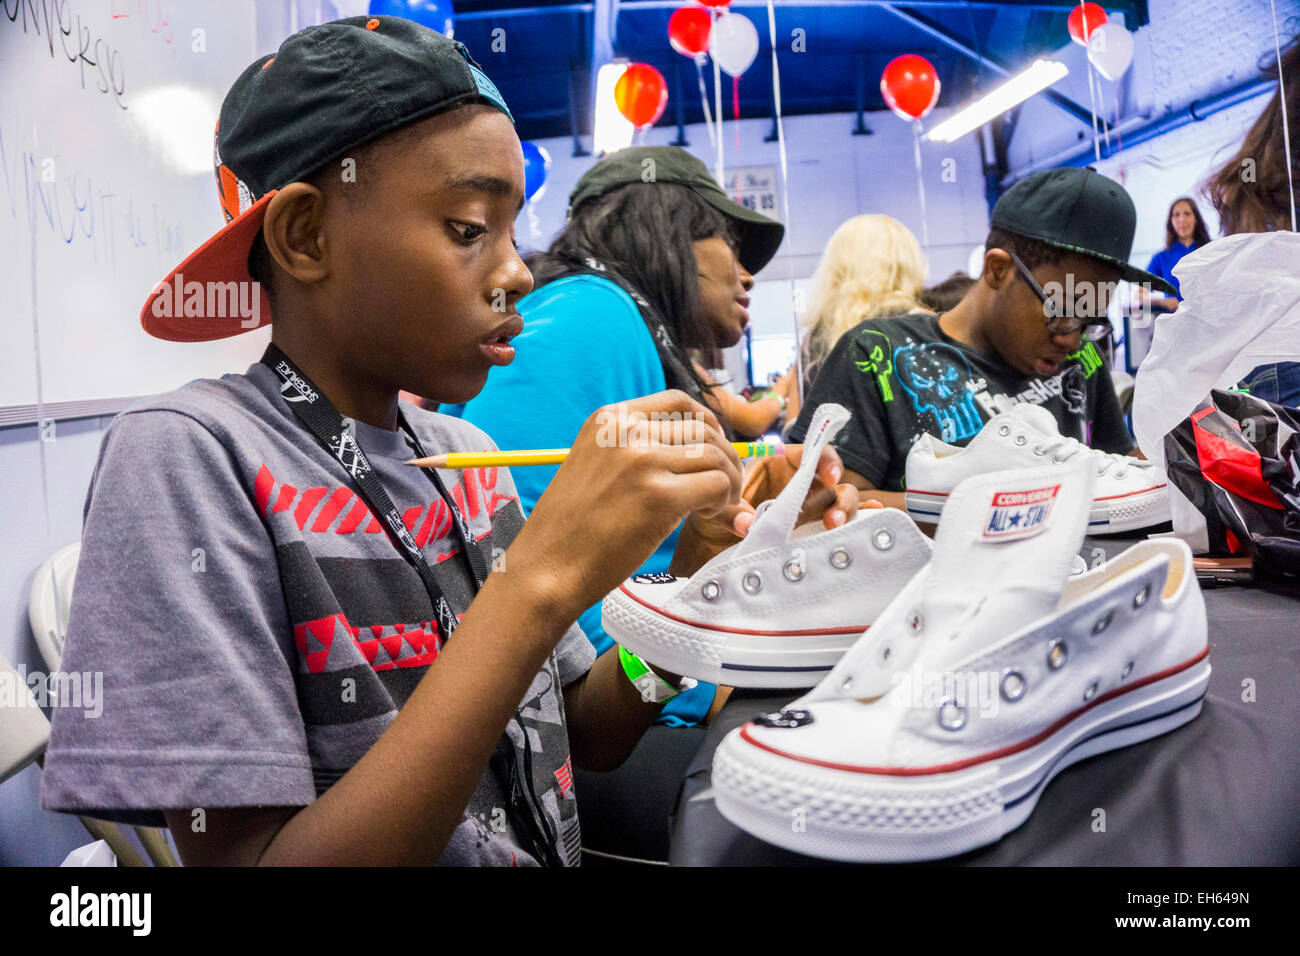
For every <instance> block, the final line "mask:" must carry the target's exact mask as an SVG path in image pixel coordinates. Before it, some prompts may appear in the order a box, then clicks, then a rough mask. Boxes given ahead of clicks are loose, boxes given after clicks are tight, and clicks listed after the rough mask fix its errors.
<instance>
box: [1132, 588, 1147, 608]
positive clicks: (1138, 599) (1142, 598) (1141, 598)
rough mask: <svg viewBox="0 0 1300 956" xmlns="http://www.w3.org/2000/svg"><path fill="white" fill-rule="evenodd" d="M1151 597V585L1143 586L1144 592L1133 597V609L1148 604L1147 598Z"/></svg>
mask: <svg viewBox="0 0 1300 956" xmlns="http://www.w3.org/2000/svg"><path fill="white" fill-rule="evenodd" d="M1149 597H1151V584H1150V583H1147V584H1144V585H1142V590H1141V591H1139V592H1138V593H1137V594H1135V595H1133V607H1134V608H1139V607H1141V606H1142V605H1144V604H1146V603H1147V598H1149Z"/></svg>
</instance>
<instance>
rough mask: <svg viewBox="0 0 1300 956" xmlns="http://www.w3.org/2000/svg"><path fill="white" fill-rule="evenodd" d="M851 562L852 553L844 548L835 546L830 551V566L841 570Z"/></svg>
mask: <svg viewBox="0 0 1300 956" xmlns="http://www.w3.org/2000/svg"><path fill="white" fill-rule="evenodd" d="M852 563H853V555H851V554H849V552H848V551H846V550H845V549H844V548H836V549H835V550H834V551H832V552H831V567H833V568H838V569H839V570H841V571H843V570H844V569H845V568H847V567H848V566H849V565H850V564H852Z"/></svg>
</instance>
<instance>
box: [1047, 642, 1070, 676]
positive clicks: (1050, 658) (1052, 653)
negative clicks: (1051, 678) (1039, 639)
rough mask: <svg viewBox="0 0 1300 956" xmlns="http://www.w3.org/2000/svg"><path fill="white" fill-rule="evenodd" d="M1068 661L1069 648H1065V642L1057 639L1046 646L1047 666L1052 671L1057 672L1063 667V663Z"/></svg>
mask: <svg viewBox="0 0 1300 956" xmlns="http://www.w3.org/2000/svg"><path fill="white" fill-rule="evenodd" d="M1069 659H1070V648H1069V647H1068V646H1066V643H1065V641H1062V640H1060V639H1059V638H1057V639H1054V640H1051V641H1049V642H1048V644H1047V666H1048V667H1050V668H1051V669H1052V670H1054V671H1059V670H1060V669H1061V668H1062V667H1064V666H1065V662H1066V661H1067V660H1069Z"/></svg>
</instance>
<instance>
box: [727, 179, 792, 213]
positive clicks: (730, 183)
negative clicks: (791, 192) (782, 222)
mask: <svg viewBox="0 0 1300 956" xmlns="http://www.w3.org/2000/svg"><path fill="white" fill-rule="evenodd" d="M726 190H727V195H728V196H730V197H731V198H732V199H734V200H735V201H736V202H738V203H740V204H741V205H742V206H744V207H745V208H746V209H752V210H754V212H758V213H762V214H763V215H764V216H770V217H772V218H773V219H780V218H781V216H780V213H779V209H780V203H779V202H778V197H777V194H776V167H775V166H738V167H736V168H734V169H730V170H727V184H726Z"/></svg>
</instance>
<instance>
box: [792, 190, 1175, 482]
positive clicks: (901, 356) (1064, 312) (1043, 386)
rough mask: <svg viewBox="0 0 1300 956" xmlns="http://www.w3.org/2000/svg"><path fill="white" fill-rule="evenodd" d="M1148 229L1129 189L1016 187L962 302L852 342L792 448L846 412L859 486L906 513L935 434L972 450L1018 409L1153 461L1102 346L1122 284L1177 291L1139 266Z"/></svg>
mask: <svg viewBox="0 0 1300 956" xmlns="http://www.w3.org/2000/svg"><path fill="white" fill-rule="evenodd" d="M1136 221H1137V213H1136V211H1135V209H1134V207H1133V200H1132V199H1130V198H1129V195H1128V193H1127V192H1125V191H1124V187H1123V186H1120V185H1119V184H1118V183H1116V182H1114V181H1112V180H1110V179H1107V178H1106V177H1104V176H1102V175H1100V174H1099V173H1097V172H1094V171H1093V170H1091V169H1053V170H1048V171H1046V172H1041V173H1035V174H1034V175H1032V176H1028V177H1026V178H1025V179H1023V180H1021V181H1020V182H1018V183H1016V184H1015V185H1014V186H1012V187H1011V189H1009V190H1008V191H1007V192H1006V194H1005V195H1004V196H1003V197H1002V198H1001V199H1000V200H998V203H997V205H996V206H995V207H994V209H993V216H992V223H991V225H992V229H991V231H990V232H989V236H988V239H987V240H986V241H985V246H984V248H985V252H984V270H983V272H982V274H981V275H980V278H979V280H978V281H977V282H976V283H975V285H973V286H972V287H971V289H970V291H968V292H967V293H966V295H965V296H964V297H963V298H962V300H961V302H959V303H958V304H957V305H956V306H955V307H954V308H952V309H951V310H949V311H947V312H944V313H941V314H940V315H937V316H935V315H929V314H925V313H918V314H914V315H906V316H898V317H893V318H883V319H870V320H868V321H866V322H863V323H862V324H860V325H858V326H857V327H856V328H854V329H851V330H850V331H849V332H847V333H845V334H844V336H843V337H842V338H841V339H840V341H839V342H838V343H837V344H836V346H835V348H834V349H833V350H832V351H831V354H830V355H829V356H828V357H827V359H826V362H825V364H824V365H823V366H822V371H821V373H820V374H819V375H818V377H817V381H816V382H814V383H813V386H812V388H811V389H809V392H808V394H807V395H806V396H805V399H804V401H805V404H804V407H803V412H802V413H801V414H800V416H799V418H798V419H797V420H796V422H795V424H794V425H793V426H792V427H791V428H790V431H789V438H790V440H791V441H802V440H803V437H804V435H805V433H806V431H807V428H808V423H809V421H810V420H811V416H812V413H813V411H814V410H815V409H816V408H817V406H818V405H819V404H821V403H823V402H838V403H840V404H842V405H844V406H845V407H846V408H848V409H850V410H851V411H852V412H853V418H852V420H851V421H850V422H849V423H848V424H847V425H845V426H844V429H843V430H842V431H841V432H840V433H839V435H837V436H836V438H835V440H834V444H835V445H836V447H837V448H838V449H839V452H840V456H841V458H842V459H843V460H844V465H845V477H846V480H849V481H852V482H853V483H854V484H856V485H857V486H858V488H860V489H863V490H872V491H873V492H875V491H876V490H878V492H879V493H873V494H872V497H873V498H877V499H879V500H880V501H881V502H883V503H884V504H885V505H887V506H889V507H894V508H903V507H905V504H904V489H903V477H904V471H905V465H906V461H907V453H908V451H909V450H910V449H911V447H912V445H914V444H915V443H916V441H917V440H918V439H919V438H920V437H921V435H922V434H923V433H925V432H929V433H930V434H932V435H934V436H936V437H938V438H939V439H941V440H943V441H945V442H949V443H951V444H956V445H965V444H966V443H967V442H969V441H970V439H971V438H973V437H975V435H976V434H977V433H978V432H979V430H980V429H981V428H982V427H983V425H984V423H985V422H987V421H988V420H989V419H990V418H993V417H994V416H995V415H997V414H998V413H1000V412H1003V411H1006V409H1008V408H1010V407H1011V406H1012V405H1014V404H1016V403H1018V402H1032V403H1034V404H1036V405H1042V406H1043V407H1044V408H1046V409H1047V410H1048V411H1050V412H1051V413H1052V415H1053V416H1054V417H1055V418H1056V422H1057V426H1058V427H1059V429H1060V432H1061V434H1063V435H1066V436H1067V437H1072V438H1077V439H1079V440H1080V441H1083V442H1085V443H1086V444H1088V445H1090V446H1092V447H1093V448H1099V449H1101V450H1102V451H1107V452H1114V453H1117V454H1134V455H1138V454H1140V453H1139V452H1138V450H1137V449H1136V448H1135V446H1134V442H1133V439H1132V438H1131V437H1130V435H1129V433H1128V429H1127V427H1126V426H1125V424H1124V418H1123V415H1122V414H1121V412H1120V407H1119V401H1118V399H1117V398H1116V395H1115V387H1114V385H1113V384H1112V383H1111V378H1110V370H1109V369H1108V368H1107V367H1106V363H1105V360H1104V358H1103V357H1102V355H1101V353H1099V352H1098V351H1097V348H1096V346H1095V345H1094V344H1093V342H1094V341H1095V340H1097V339H1100V338H1103V337H1105V336H1106V335H1108V334H1109V332H1110V323H1109V321H1108V320H1107V318H1106V305H1107V302H1108V301H1109V293H1110V290H1111V289H1112V288H1113V287H1114V283H1115V281H1116V280H1119V279H1126V280H1128V281H1130V282H1139V283H1150V284H1151V285H1152V286H1154V287H1156V288H1159V289H1162V290H1168V288H1169V287H1168V284H1167V283H1166V282H1164V280H1162V279H1160V278H1158V277H1156V276H1154V275H1151V274H1150V273H1148V272H1143V271H1142V270H1140V269H1137V268H1134V267H1133V266H1130V265H1129V263H1128V257H1129V253H1130V251H1131V249H1132V245H1133V232H1134V228H1135V225H1136Z"/></svg>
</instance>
